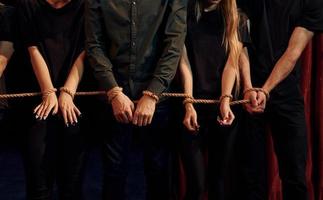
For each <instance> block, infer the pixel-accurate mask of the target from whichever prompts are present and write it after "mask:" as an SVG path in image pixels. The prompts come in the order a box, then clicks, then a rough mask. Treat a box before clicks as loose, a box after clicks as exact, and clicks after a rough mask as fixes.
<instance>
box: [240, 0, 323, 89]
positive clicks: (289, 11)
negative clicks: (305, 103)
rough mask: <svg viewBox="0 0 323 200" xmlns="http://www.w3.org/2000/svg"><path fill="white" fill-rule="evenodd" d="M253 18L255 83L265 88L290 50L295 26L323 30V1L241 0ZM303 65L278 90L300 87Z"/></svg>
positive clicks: (253, 79) (241, 3)
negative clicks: (297, 85)
mask: <svg viewBox="0 0 323 200" xmlns="http://www.w3.org/2000/svg"><path fill="white" fill-rule="evenodd" d="M238 4H239V6H240V7H241V8H242V9H243V11H244V12H246V14H247V15H248V18H249V19H250V22H251V24H250V29H251V30H250V32H251V38H252V41H253V45H252V47H251V48H250V49H249V53H250V64H251V75H252V82H253V83H254V85H255V86H262V84H263V83H264V82H265V80H266V79H267V78H268V76H269V74H270V73H271V71H272V69H273V67H274V66H275V64H276V63H277V61H278V59H279V58H280V57H281V56H282V55H283V53H284V52H285V50H286V49H287V46H288V42H289V39H290V37H291V34H292V32H293V31H294V29H295V27H297V26H301V27H304V28H306V29H308V30H310V31H313V32H319V31H323V2H322V1H321V0H257V1H251V0H238ZM299 68H300V63H298V64H297V66H296V67H295V70H294V72H293V73H292V74H291V75H289V76H288V77H287V78H286V79H285V81H283V82H282V83H281V84H279V86H278V87H277V88H276V91H277V90H279V92H283V91H288V89H286V88H288V87H289V86H291V85H295V84H298V80H299V76H300V70H299Z"/></svg>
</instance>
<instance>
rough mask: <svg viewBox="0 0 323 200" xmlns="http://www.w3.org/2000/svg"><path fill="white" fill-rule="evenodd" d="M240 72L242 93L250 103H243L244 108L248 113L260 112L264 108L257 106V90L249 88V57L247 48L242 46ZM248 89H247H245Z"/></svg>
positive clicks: (250, 83) (250, 85)
mask: <svg viewBox="0 0 323 200" xmlns="http://www.w3.org/2000/svg"><path fill="white" fill-rule="evenodd" d="M239 64H240V74H241V79H242V83H243V91H246V92H245V93H244V95H243V96H244V97H243V98H244V99H245V100H249V101H250V103H248V104H244V108H245V109H246V110H247V111H248V112H249V113H250V114H253V113H261V112H263V111H264V110H263V109H262V108H260V107H258V101H257V92H256V91H254V90H249V89H250V88H253V86H252V82H251V77H250V63H249V57H248V50H247V48H244V49H243V51H242V52H241V55H240V61H239ZM247 90H249V91H247Z"/></svg>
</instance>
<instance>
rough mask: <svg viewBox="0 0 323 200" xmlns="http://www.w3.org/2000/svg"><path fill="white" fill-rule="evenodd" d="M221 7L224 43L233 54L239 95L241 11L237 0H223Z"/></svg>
mask: <svg viewBox="0 0 323 200" xmlns="http://www.w3.org/2000/svg"><path fill="white" fill-rule="evenodd" d="M219 7H220V9H221V11H222V13H223V16H224V22H225V25H226V26H225V27H226V28H225V34H224V36H223V43H224V46H225V49H226V51H227V53H228V55H230V56H231V59H232V61H233V62H232V63H231V64H232V65H234V68H235V69H236V70H235V71H236V88H235V94H236V95H238V93H239V89H240V73H239V72H240V70H239V58H240V53H241V46H240V41H239V33H238V29H239V20H240V19H239V12H238V8H237V3H236V0H222V1H221V2H220V4H219Z"/></svg>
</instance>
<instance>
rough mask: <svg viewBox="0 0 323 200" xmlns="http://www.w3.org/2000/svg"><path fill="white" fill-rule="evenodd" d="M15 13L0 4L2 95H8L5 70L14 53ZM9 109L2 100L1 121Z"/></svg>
mask: <svg viewBox="0 0 323 200" xmlns="http://www.w3.org/2000/svg"><path fill="white" fill-rule="evenodd" d="M14 13H15V9H14V8H13V7H9V6H5V5H4V4H2V3H0V94H4V93H6V86H5V77H4V70H5V69H6V66H7V64H8V61H9V60H10V58H11V56H12V54H13V52H14V46H13V42H14V41H13V40H14V38H13V35H14V34H13V33H12V26H13V23H12V22H13V17H14ZM7 108H8V102H7V101H6V100H5V99H0V121H2V119H3V118H4V115H5V111H6V109H7Z"/></svg>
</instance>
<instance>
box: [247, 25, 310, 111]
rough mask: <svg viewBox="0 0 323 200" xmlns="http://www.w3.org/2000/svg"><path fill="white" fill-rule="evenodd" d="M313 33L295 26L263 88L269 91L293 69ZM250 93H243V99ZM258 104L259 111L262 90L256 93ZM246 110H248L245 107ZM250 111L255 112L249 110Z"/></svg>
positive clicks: (261, 104) (261, 107) (262, 101)
mask: <svg viewBox="0 0 323 200" xmlns="http://www.w3.org/2000/svg"><path fill="white" fill-rule="evenodd" d="M313 35H314V33H313V32H311V31H309V30H307V29H305V28H303V27H296V28H295V29H294V31H293V34H292V36H291V38H290V40H289V44H288V47H287V49H286V51H285V52H284V54H283V55H282V57H281V58H280V59H279V60H278V62H277V63H276V65H275V66H274V68H273V70H272V72H271V74H270V76H269V77H268V79H267V81H266V82H265V84H264V85H263V87H262V88H263V89H264V90H265V91H267V92H268V93H270V92H271V91H272V89H274V88H275V87H276V86H277V85H278V84H279V83H280V82H282V81H283V80H284V79H285V78H286V77H287V76H288V75H289V74H290V73H291V72H292V71H293V69H294V67H295V64H296V62H297V60H298V59H299V58H300V56H301V55H302V52H303V51H304V49H305V47H306V46H307V44H308V42H309V41H310V40H311V39H312V37H313ZM249 97H250V94H246V95H245V97H244V98H245V99H249ZM257 101H258V106H259V108H260V110H261V112H263V111H264V109H265V107H266V95H265V94H264V93H263V92H258V94H257ZM247 111H248V112H250V111H249V110H248V109H247ZM251 113H255V112H254V111H252V110H251Z"/></svg>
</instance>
